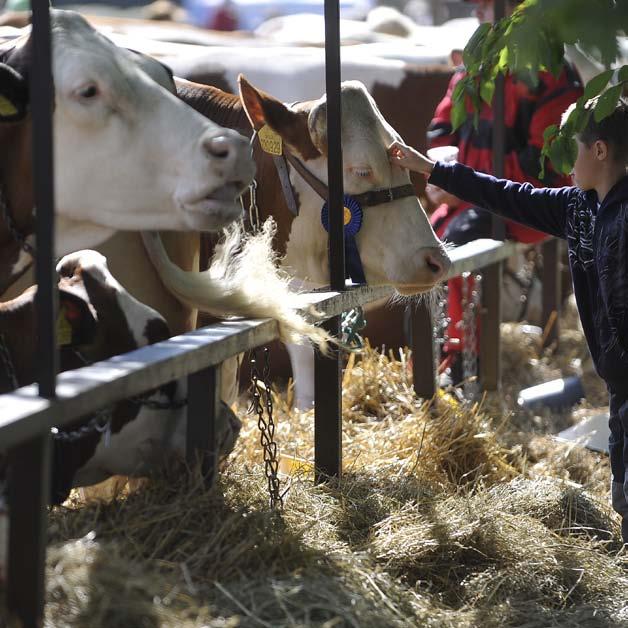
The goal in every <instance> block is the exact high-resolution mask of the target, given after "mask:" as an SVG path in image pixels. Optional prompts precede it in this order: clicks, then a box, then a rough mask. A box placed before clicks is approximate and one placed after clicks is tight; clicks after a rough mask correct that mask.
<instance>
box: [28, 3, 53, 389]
mask: <svg viewBox="0 0 628 628" xmlns="http://www.w3.org/2000/svg"><path fill="white" fill-rule="evenodd" d="M31 6H32V10H33V15H32V22H33V27H32V33H31V40H32V42H33V63H32V68H31V77H30V106H31V111H32V119H33V180H34V196H33V197H34V200H35V207H36V208H37V221H36V223H37V226H36V232H35V233H36V238H37V270H36V276H37V329H38V337H37V349H38V351H37V365H38V373H37V382H38V384H39V394H40V395H41V396H42V397H54V396H55V380H56V374H57V370H58V364H57V345H56V337H55V332H56V299H57V292H56V290H55V281H54V267H53V259H54V238H55V228H54V227H55V224H54V223H55V220H54V215H55V212H54V164H53V148H52V146H53V144H52V143H53V137H52V110H53V87H52V70H51V35H50V15H49V12H48V0H32V4H31Z"/></svg>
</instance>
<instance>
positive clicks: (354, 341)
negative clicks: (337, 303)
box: [340, 307, 366, 349]
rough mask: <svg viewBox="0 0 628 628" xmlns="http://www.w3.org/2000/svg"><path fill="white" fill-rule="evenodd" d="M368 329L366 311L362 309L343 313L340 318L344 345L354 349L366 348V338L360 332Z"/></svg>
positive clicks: (357, 308)
mask: <svg viewBox="0 0 628 628" xmlns="http://www.w3.org/2000/svg"><path fill="white" fill-rule="evenodd" d="M365 327H366V318H365V317H364V310H363V309H362V308H361V307H356V308H353V309H352V310H349V311H347V312H343V313H342V316H341V317H340V329H341V334H342V342H343V344H345V345H347V346H348V347H351V348H353V349H361V348H362V347H363V346H364V338H362V336H361V335H360V332H361V331H362V330H363V329H364V328H365Z"/></svg>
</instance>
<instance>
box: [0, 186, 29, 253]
mask: <svg viewBox="0 0 628 628" xmlns="http://www.w3.org/2000/svg"><path fill="white" fill-rule="evenodd" d="M0 216H2V219H3V220H4V224H5V225H6V226H7V229H8V230H9V234H10V235H11V237H12V238H13V240H14V241H15V242H17V243H18V244H19V245H20V247H21V248H22V250H23V251H24V252H26V253H28V254H29V255H30V256H31V257H35V255H36V252H35V247H34V246H32V245H31V244H29V243H28V242H27V240H26V238H25V237H24V234H23V233H22V232H21V231H20V230H19V229H18V228H17V225H16V224H15V220H14V219H13V215H12V214H11V211H10V210H9V203H8V201H7V197H6V194H5V192H4V186H3V185H2V184H0Z"/></svg>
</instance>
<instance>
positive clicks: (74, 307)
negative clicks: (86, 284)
mask: <svg viewBox="0 0 628 628" xmlns="http://www.w3.org/2000/svg"><path fill="white" fill-rule="evenodd" d="M95 336H96V317H95V316H94V313H93V312H92V309H91V307H90V306H89V303H88V302H87V301H86V300H85V299H84V298H82V297H81V296H80V294H78V293H77V292H72V291H70V290H66V289H64V288H59V312H58V314H57V344H58V345H59V346H62V347H66V346H70V347H76V346H79V345H85V344H89V343H90V342H92V341H93V340H94V338H95Z"/></svg>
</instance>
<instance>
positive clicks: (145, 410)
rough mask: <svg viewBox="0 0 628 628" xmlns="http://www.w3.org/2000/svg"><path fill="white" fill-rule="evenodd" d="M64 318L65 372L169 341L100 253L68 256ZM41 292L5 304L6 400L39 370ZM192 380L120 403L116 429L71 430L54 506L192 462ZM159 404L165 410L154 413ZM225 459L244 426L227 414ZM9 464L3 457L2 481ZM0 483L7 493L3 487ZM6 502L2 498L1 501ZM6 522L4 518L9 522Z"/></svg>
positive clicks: (58, 446)
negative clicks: (77, 493) (169, 462)
mask: <svg viewBox="0 0 628 628" xmlns="http://www.w3.org/2000/svg"><path fill="white" fill-rule="evenodd" d="M57 272H58V274H59V279H58V289H59V318H58V321H57V329H58V331H59V334H58V341H59V344H60V347H59V353H60V368H61V370H62V371H65V370H69V369H75V368H80V367H82V366H85V364H86V362H87V363H93V362H98V361H100V360H105V359H107V358H109V357H111V356H114V355H118V354H120V353H126V352H128V351H132V350H134V349H137V348H139V347H143V346H146V345H148V344H152V343H154V342H159V341H161V340H165V339H166V338H168V337H169V336H170V330H169V328H168V325H167V324H166V321H165V320H164V319H163V317H162V316H161V315H160V314H158V313H157V312H156V311H155V310H153V309H152V308H150V307H148V306H146V305H145V304H143V303H141V302H140V301H138V300H137V299H135V298H134V297H132V296H131V295H130V294H129V293H128V292H127V291H126V290H125V289H124V288H123V287H122V286H121V285H120V283H119V282H118V281H116V279H115V278H114V277H113V275H112V274H111V272H110V271H109V269H108V267H107V263H106V260H105V258H104V257H103V256H102V255H101V254H100V253H97V252H96V251H79V252H77V253H72V254H70V255H67V256H65V257H64V258H62V259H61V261H60V262H59V263H58V265H57ZM35 294H36V288H35V287H32V288H29V289H27V290H26V291H25V292H24V293H22V294H21V295H20V296H18V297H16V298H15V299H12V300H11V301H8V302H5V303H2V304H0V342H2V349H3V352H2V353H3V359H2V361H0V393H5V392H9V391H10V390H13V389H15V388H16V387H19V386H25V385H27V384H30V383H31V382H32V381H33V380H34V378H35V370H36V363H37V359H36V346H35V339H36V329H37V328H36V307H35ZM186 396H187V380H186V379H185V378H182V379H181V380H178V381H175V382H171V383H170V384H168V385H165V386H162V387H161V388H159V389H157V390H154V391H151V392H149V393H148V394H146V395H143V396H142V397H141V399H138V398H136V399H127V400H123V401H121V402H119V403H116V404H115V405H114V406H113V407H112V408H110V410H109V412H110V414H109V420H110V422H109V424H107V423H106V421H104V420H103V422H102V423H103V425H102V429H99V430H96V429H91V430H87V431H86V432H85V433H84V434H83V435H82V436H81V437H80V438H77V435H78V433H77V430H78V429H79V428H81V427H83V426H85V425H88V424H89V423H90V420H91V419H92V417H85V418H83V419H80V420H77V421H76V422H75V423H73V424H71V425H69V426H67V427H64V428H63V430H62V431H60V432H59V433H58V434H57V435H56V436H54V437H53V439H54V441H53V442H54V447H53V473H52V485H51V496H50V499H51V503H53V504H58V503H61V502H62V501H63V500H64V499H65V498H66V497H67V495H68V493H69V491H70V489H71V488H72V487H78V486H89V485H92V484H96V483H98V482H101V481H103V480H105V479H107V478H108V477H110V476H112V475H128V476H142V475H146V474H147V473H149V472H150V471H151V470H153V469H156V468H158V467H160V466H163V464H165V461H166V459H167V458H168V457H169V456H172V455H175V456H183V455H184V454H185V435H186V425H187V414H186V407H185V405H184V402H185V398H186ZM151 402H158V403H159V404H160V405H161V406H163V408H162V409H154V405H155V404H152V405H150V404H151ZM216 428H217V433H218V444H219V453H220V455H221V456H225V455H227V454H228V453H229V452H230V451H231V450H232V448H233V445H234V444H235V439H236V437H237V435H238V432H239V430H240V421H239V420H238V419H237V417H236V416H235V414H234V413H233V412H232V411H231V410H230V408H228V406H226V405H225V404H222V405H221V412H220V413H219V415H218V417H217V423H216ZM1 467H2V460H1V457H0V476H2V475H3V474H4V472H3V471H2V470H1ZM1 480H2V478H1V477H0V487H1V485H2V481H1ZM0 502H2V496H1V495H0ZM6 515H7V512H6V508H3V507H2V504H1V503H0V579H1V578H2V571H3V564H4V561H3V559H2V556H3V552H4V551H5V547H6V545H5V544H6V535H4V536H3V533H2V528H3V526H4V527H5V528H6ZM3 517H4V518H3Z"/></svg>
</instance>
